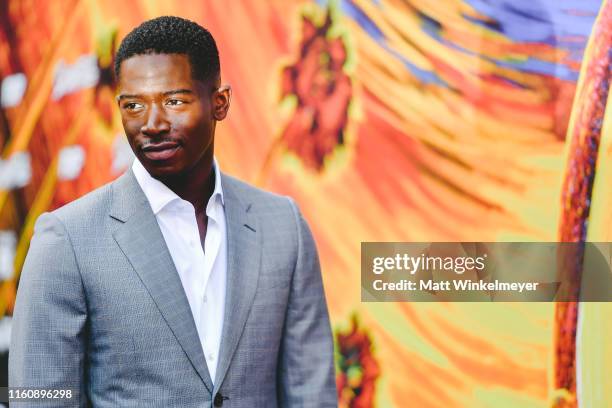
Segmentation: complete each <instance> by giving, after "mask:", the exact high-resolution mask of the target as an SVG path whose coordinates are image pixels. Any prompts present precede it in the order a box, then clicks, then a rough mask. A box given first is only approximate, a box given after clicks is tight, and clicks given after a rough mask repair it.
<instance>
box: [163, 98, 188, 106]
mask: <svg viewBox="0 0 612 408" xmlns="http://www.w3.org/2000/svg"><path fill="white" fill-rule="evenodd" d="M184 103H185V102H184V101H181V100H179V99H168V101H167V102H166V105H170V106H178V105H182V104H184Z"/></svg>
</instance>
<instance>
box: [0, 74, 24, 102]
mask: <svg viewBox="0 0 612 408" xmlns="http://www.w3.org/2000/svg"><path fill="white" fill-rule="evenodd" d="M27 87H28V78H27V77H26V76H25V74H22V73H18V74H13V75H9V76H7V77H6V78H4V80H3V81H2V87H1V88H0V105H2V107H3V108H11V107H13V106H17V105H19V103H20V102H21V100H22V99H23V95H25V91H26V88H27Z"/></svg>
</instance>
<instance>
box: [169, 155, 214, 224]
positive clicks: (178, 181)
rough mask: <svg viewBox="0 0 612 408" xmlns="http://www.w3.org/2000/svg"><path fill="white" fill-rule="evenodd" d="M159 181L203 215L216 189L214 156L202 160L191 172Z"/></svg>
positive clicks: (206, 156)
mask: <svg viewBox="0 0 612 408" xmlns="http://www.w3.org/2000/svg"><path fill="white" fill-rule="evenodd" d="M159 181H161V182H162V183H164V184H165V185H166V187H168V188H169V189H170V190H172V191H173V192H174V193H175V194H176V195H177V196H179V197H181V198H182V199H183V200H185V201H189V202H190V203H191V204H192V205H193V207H194V208H195V210H196V213H201V212H204V211H205V210H206V204H207V203H208V200H209V199H210V196H211V195H212V193H213V191H214V189H215V172H214V170H213V157H212V154H210V155H208V154H206V155H205V156H203V157H202V159H201V160H200V161H199V162H198V163H197V164H196V165H195V166H194V167H193V168H191V169H190V170H188V171H187V172H185V173H181V174H180V175H177V176H172V177H164V178H160V179H159Z"/></svg>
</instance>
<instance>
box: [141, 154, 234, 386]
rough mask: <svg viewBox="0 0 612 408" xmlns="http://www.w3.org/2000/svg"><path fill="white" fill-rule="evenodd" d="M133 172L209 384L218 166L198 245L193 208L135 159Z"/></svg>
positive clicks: (216, 309)
mask: <svg viewBox="0 0 612 408" xmlns="http://www.w3.org/2000/svg"><path fill="white" fill-rule="evenodd" d="M132 170H133V171H134V175H135V176H136V180H137V181H138V184H139V185H140V187H141V188H142V191H143V192H144V194H145V196H146V197H147V200H148V201H149V204H150V205H151V209H152V210H153V213H154V214H155V217H156V219H157V223H158V224H159V228H160V229H161V232H162V234H163V236H164V240H165V241H166V245H167V246H168V250H169V251H170V255H171V256H172V260H173V261H174V265H175V266H176V270H177V272H178V274H179V277H180V279H181V283H182V284H183V288H184V290H185V294H186V295H187V300H188V301H189V307H190V308H191V313H192V314H193V319H194V321H195V324H196V328H197V330H198V335H199V337H200V343H201V344H202V350H203V352H204V357H205V358H206V363H207V365H208V372H209V373H210V377H211V379H212V381H213V383H214V381H215V373H216V370H217V361H218V358H219V346H220V344H221V331H222V329H223V314H224V312H225V290H226V277H227V226H226V223H225V209H224V199H223V190H222V188H221V175H220V173H219V165H218V163H217V161H216V159H215V161H214V164H213V171H214V172H215V189H214V191H213V193H212V195H211V197H210V199H209V200H208V204H207V206H206V215H207V216H208V226H207V228H206V237H205V239H204V244H203V245H202V242H201V240H200V232H199V230H198V224H197V221H196V213H195V209H194V207H193V205H192V204H191V203H190V202H188V201H185V200H183V199H181V198H180V197H179V196H178V195H176V194H175V193H174V192H173V191H172V190H170V189H169V188H168V187H166V186H165V185H164V184H163V183H162V182H160V181H159V180H157V179H155V178H153V177H152V176H151V175H150V174H149V173H148V172H147V170H146V169H145V168H144V167H143V165H142V163H140V161H138V159H135V160H134V164H133V165H132ZM202 194H204V192H202ZM202 246H203V247H204V248H202Z"/></svg>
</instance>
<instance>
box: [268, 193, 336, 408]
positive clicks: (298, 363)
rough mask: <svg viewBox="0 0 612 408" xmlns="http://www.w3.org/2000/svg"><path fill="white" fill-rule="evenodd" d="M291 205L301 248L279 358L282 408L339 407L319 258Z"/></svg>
mask: <svg viewBox="0 0 612 408" xmlns="http://www.w3.org/2000/svg"><path fill="white" fill-rule="evenodd" d="M290 202H291V208H292V211H293V215H294V219H295V224H296V228H297V246H298V248H297V260H296V264H295V270H294V272H293V277H292V281H291V291H290V294H289V302H288V309H287V314H286V320H285V326H284V332H283V339H282V343H281V350H280V357H279V370H278V376H279V378H278V381H277V383H278V393H279V406H281V407H291V408H293V407H317V408H321V407H337V406H338V402H337V395H336V382H335V370H334V347H333V338H332V332H331V329H330V323H329V315H328V312H327V305H326V303H325V293H324V291H323V282H322V279H321V268H320V265H319V257H318V254H317V249H316V246H315V242H314V239H313V237H312V233H311V232H310V229H309V228H308V225H307V224H306V221H305V220H304V218H303V217H302V215H301V213H300V211H299V209H298V208H297V207H296V205H295V204H294V203H293V201H291V200H290Z"/></svg>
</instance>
